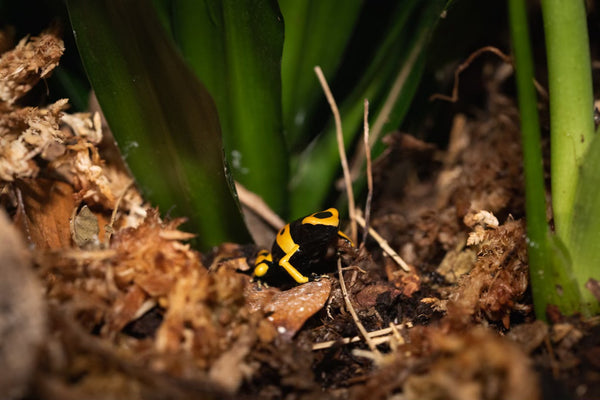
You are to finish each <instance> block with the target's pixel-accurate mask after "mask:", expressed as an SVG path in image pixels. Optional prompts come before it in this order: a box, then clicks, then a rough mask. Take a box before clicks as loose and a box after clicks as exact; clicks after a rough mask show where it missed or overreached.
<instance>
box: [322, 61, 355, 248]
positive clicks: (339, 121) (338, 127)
mask: <svg viewBox="0 0 600 400" xmlns="http://www.w3.org/2000/svg"><path fill="white" fill-rule="evenodd" d="M315 73H316V74H317V78H319V82H320V83H321V87H322V88H323V92H324V93H325V97H326V98H327V102H329V106H330V107H331V112H332V113H333V118H334V120H335V133H336V138H337V143H338V152H339V153H340V161H341V163H342V170H343V171H344V181H345V183H346V193H347V196H348V213H349V214H350V238H351V239H352V240H353V241H354V243H356V239H357V229H356V222H355V221H354V214H355V208H354V193H353V190H352V178H351V177H350V170H349V169H348V159H347V158H346V150H345V147H344V134H343V132H342V118H341V117H340V111H339V110H338V107H337V104H336V103H335V99H334V98H333V94H332V93H331V89H329V85H328V84H327V80H326V79H325V75H323V71H322V70H321V67H319V66H318V65H317V66H316V67H315Z"/></svg>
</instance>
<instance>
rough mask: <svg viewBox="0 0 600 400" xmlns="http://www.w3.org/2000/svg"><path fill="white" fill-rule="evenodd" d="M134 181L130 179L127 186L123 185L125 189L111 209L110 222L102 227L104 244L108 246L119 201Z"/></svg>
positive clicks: (119, 204)
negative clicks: (104, 234) (104, 233)
mask: <svg viewBox="0 0 600 400" xmlns="http://www.w3.org/2000/svg"><path fill="white" fill-rule="evenodd" d="M134 183H135V181H134V180H133V179H132V180H131V181H130V182H129V183H128V184H127V186H125V189H124V190H123V193H121V195H120V196H119V198H118V199H117V203H116V204H115V208H114V209H113V210H112V214H111V215H110V222H109V223H108V225H106V226H105V227H104V231H105V232H106V237H105V238H104V244H105V245H106V246H107V247H108V245H109V244H110V238H111V236H112V234H113V232H114V228H113V226H114V224H115V221H116V220H117V212H118V211H119V207H120V206H121V201H122V200H123V198H124V197H125V195H126V194H127V192H128V191H129V189H131V187H133V185H134Z"/></svg>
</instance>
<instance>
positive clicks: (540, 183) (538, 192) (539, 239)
mask: <svg viewBox="0 0 600 400" xmlns="http://www.w3.org/2000/svg"><path fill="white" fill-rule="evenodd" d="M508 10H509V17H510V30H511V38H512V44H513V53H514V61H515V65H516V71H515V72H516V83H517V93H518V99H519V110H520V113H521V132H522V133H521V134H522V141H523V164H524V165H523V169H524V175H525V215H526V217H527V253H528V257H529V271H530V277H531V286H532V291H533V302H534V306H535V313H536V315H537V316H538V318H542V319H543V318H545V315H546V312H545V311H546V304H547V299H548V297H549V296H548V294H547V293H546V292H547V290H553V288H552V285H549V284H548V283H547V282H546V281H547V278H548V277H550V276H551V274H549V273H548V271H547V268H548V267H549V266H550V263H549V261H548V251H547V248H548V242H547V238H548V223H547V222H546V199H545V188H544V171H543V165H542V151H541V145H540V144H541V134H540V123H539V119H538V112H537V106H536V105H537V98H536V93H535V88H534V86H533V57H532V55H531V45H530V43H529V32H528V29H527V11H526V9H525V3H524V2H523V0H509V2H508Z"/></svg>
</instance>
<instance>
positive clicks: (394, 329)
mask: <svg viewBox="0 0 600 400" xmlns="http://www.w3.org/2000/svg"><path fill="white" fill-rule="evenodd" d="M398 327H400V328H402V326H398V325H394V324H392V323H390V326H389V328H383V329H378V330H376V331H372V332H368V333H367V334H368V335H369V337H370V338H371V339H373V343H375V344H376V345H379V344H381V343H386V342H389V341H390V340H391V339H392V337H393V338H395V339H396V340H397V341H398V342H399V343H404V338H402V336H400V332H399V331H398ZM361 340H362V338H361V337H360V336H353V337H350V338H347V337H346V338H342V339H339V340H328V341H326V342H319V343H315V344H313V346H312V349H313V351H316V350H324V349H328V348H330V347H332V346H333V345H335V344H336V343H341V344H349V343H356V342H360V341H361Z"/></svg>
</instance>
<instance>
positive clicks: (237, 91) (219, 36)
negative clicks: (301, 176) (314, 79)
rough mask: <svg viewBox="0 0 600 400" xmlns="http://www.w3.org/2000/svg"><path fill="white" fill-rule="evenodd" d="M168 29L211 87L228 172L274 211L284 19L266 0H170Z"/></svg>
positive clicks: (283, 165)
mask: <svg viewBox="0 0 600 400" xmlns="http://www.w3.org/2000/svg"><path fill="white" fill-rule="evenodd" d="M172 6H173V14H172V15H173V16H172V29H173V34H174V37H175V39H176V41H177V42H178V44H179V46H180V48H181V51H182V53H183V55H184V57H185V59H186V60H187V62H188V63H189V65H190V66H191V67H192V69H193V70H194V71H195V72H196V74H197V76H198V77H199V78H200V80H201V81H202V82H203V83H204V84H205V85H206V87H207V88H208V90H209V92H210V93H211V94H212V96H213V98H214V99H215V103H216V105H217V109H218V110H219V116H220V120H221V126H222V130H223V142H224V145H225V152H226V156H227V160H228V161H229V165H230V166H231V167H232V172H233V176H234V178H235V179H236V180H238V181H239V182H241V183H242V184H243V185H244V186H246V188H248V189H250V190H251V191H253V192H255V193H257V194H259V195H260V196H261V197H262V198H263V199H264V200H265V201H266V202H267V203H268V204H269V205H270V206H271V208H273V210H275V211H276V212H277V213H279V214H284V213H285V211H286V201H287V189H286V188H287V181H288V157H287V153H286V147H285V143H284V138H283V128H282V122H281V53H282V49H283V19H282V17H281V14H280V13H279V9H278V7H277V3H276V2H275V1H270V0H204V1H198V0H174V1H173V5H172Z"/></svg>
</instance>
